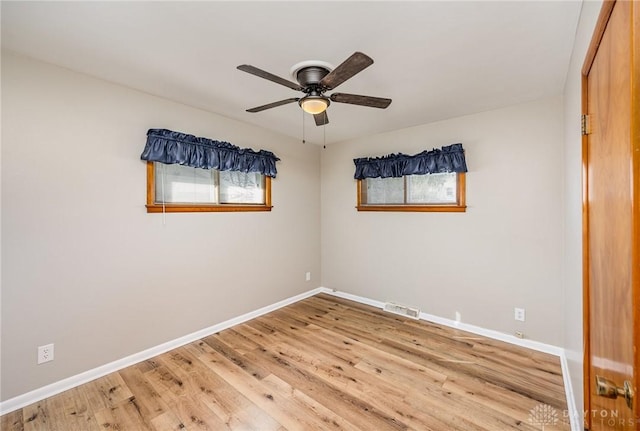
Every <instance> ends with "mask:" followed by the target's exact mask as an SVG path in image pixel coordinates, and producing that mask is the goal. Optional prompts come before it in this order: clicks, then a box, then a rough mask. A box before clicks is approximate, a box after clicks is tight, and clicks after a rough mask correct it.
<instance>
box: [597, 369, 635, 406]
mask: <svg viewBox="0 0 640 431" xmlns="http://www.w3.org/2000/svg"><path fill="white" fill-rule="evenodd" d="M596 395H599V396H601V397H605V398H612V399H616V398H618V397H619V396H620V397H624V400H625V401H626V402H627V406H628V407H629V408H630V409H631V408H633V406H632V401H633V389H632V388H631V382H630V381H629V380H625V381H624V385H623V387H618V385H616V384H615V383H614V382H612V381H611V380H607V379H605V378H604V377H600V376H596Z"/></svg>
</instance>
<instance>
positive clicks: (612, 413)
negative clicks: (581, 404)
mask: <svg viewBox="0 0 640 431" xmlns="http://www.w3.org/2000/svg"><path fill="white" fill-rule="evenodd" d="M587 416H589V417H590V419H591V423H592V424H593V423H598V424H601V425H603V426H609V427H618V428H616V429H627V428H628V429H629V430H632V429H636V428H635V427H636V426H637V425H640V418H624V417H620V412H618V410H590V411H585V412H583V417H584V418H585V419H586V418H587ZM571 419H577V418H571ZM561 421H562V423H565V424H569V423H570V421H569V412H568V411H566V410H564V411H562V413H560V412H558V410H556V409H554V408H553V407H551V406H550V405H548V404H538V405H537V406H535V407H534V408H532V409H531V410H529V423H530V424H531V425H534V426H538V427H539V429H540V430H542V431H544V429H545V428H544V427H546V426H554V425H557V424H558V423H560V422H561Z"/></svg>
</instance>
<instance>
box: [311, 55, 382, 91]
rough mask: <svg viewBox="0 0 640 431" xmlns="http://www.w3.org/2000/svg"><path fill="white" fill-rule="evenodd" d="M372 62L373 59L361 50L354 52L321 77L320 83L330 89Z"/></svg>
mask: <svg viewBox="0 0 640 431" xmlns="http://www.w3.org/2000/svg"><path fill="white" fill-rule="evenodd" d="M372 64H373V59H372V58H371V57H369V56H368V55H366V54H363V53H361V52H354V53H353V54H352V55H351V57H349V58H347V59H346V60H345V61H343V62H342V63H341V64H340V65H339V66H338V67H336V68H335V69H333V70H332V71H331V72H330V73H329V74H328V75H327V76H325V77H324V78H322V80H321V81H320V85H322V86H323V87H326V88H327V89H329V90H331V89H333V88H336V87H337V86H338V85H340V84H342V83H343V82H344V81H346V80H347V79H349V78H351V77H352V76H353V75H355V74H357V73H360V72H362V71H363V70H364V69H366V68H367V67H369V66H371V65H372Z"/></svg>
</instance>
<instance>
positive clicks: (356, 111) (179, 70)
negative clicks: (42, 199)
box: [1, 0, 581, 143]
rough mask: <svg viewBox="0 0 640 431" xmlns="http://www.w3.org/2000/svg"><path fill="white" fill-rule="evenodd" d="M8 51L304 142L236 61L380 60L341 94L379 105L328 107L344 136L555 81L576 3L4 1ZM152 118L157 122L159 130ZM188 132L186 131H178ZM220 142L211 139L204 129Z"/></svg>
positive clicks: (287, 109) (275, 64) (268, 65)
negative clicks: (359, 55)
mask: <svg viewBox="0 0 640 431" xmlns="http://www.w3.org/2000/svg"><path fill="white" fill-rule="evenodd" d="M1 7H2V11H1V12H2V46H3V48H6V49H9V50H12V51H16V52H19V53H22V54H25V55H27V56H30V57H34V58H37V59H41V60H44V61H46V62H49V63H53V64H57V65H60V66H64V67H67V68H70V69H73V70H77V71H80V72H84V73H87V74H89V75H93V76H97V77H100V78H103V79H106V80H108V81H112V82H116V83H119V84H122V85H125V86H128V87H132V88H136V89H139V90H142V91H145V92H147V93H151V94H154V95H158V96H162V97H165V98H167V99H171V100H174V101H178V102H182V103H185V104H187V105H191V106H194V107H198V108H202V109H204V110H207V111H211V112H215V113H218V114H222V115H224V116H226V117H230V118H234V119H237V120H241V121H244V122H247V123H252V124H256V125H258V126H262V127H265V128H268V129H272V130H274V131H277V132H279V133H283V134H285V135H289V136H292V137H296V138H300V137H301V135H302V117H303V115H302V111H301V110H300V108H299V107H298V105H297V104H295V103H293V104H289V105H286V106H281V107H277V108H273V109H270V110H267V111H263V112H260V113H255V114H252V113H247V112H245V109H247V108H251V107H254V106H259V105H263V104H266V103H270V102H274V101H277V100H282V99H287V98H290V97H298V96H299V95H300V94H301V93H297V92H296V91H294V90H291V89H288V88H286V87H283V86H280V85H278V84H275V83H273V82H270V81H267V80H264V79H260V78H258V77H256V76H253V75H250V74H247V73H244V72H241V71H239V70H237V69H236V66H238V65H240V64H244V63H246V64H251V65H253V66H256V67H259V68H261V69H264V70H266V71H268V72H271V73H273V74H276V75H278V76H281V77H283V78H285V79H289V80H293V79H292V78H291V76H290V75H289V70H290V68H291V66H293V65H294V64H295V63H298V62H300V61H303V60H322V61H327V62H329V63H331V64H333V65H335V66H337V65H338V64H340V63H341V62H342V61H343V60H345V59H346V58H347V57H348V56H349V55H351V54H352V53H353V52H355V51H362V52H364V53H366V54H368V55H369V56H371V57H372V58H373V59H374V61H375V63H374V64H373V65H372V66H370V67H369V68H367V69H365V70H364V71H362V72H361V73H360V74H358V75H356V76H354V77H353V78H352V79H350V80H349V81H347V82H345V83H344V84H342V85H341V86H339V87H338V89H336V90H335V91H336V92H342V93H354V94H363V95H369V96H378V97H387V98H391V99H393V103H392V104H391V106H390V107H389V108H387V109H386V110H381V109H376V108H367V107H360V106H354V105H346V104H339V103H333V104H332V105H331V106H330V107H329V110H328V111H327V112H328V115H329V120H330V124H329V125H327V126H326V130H324V131H323V128H322V127H316V126H315V124H314V122H313V118H312V117H311V116H309V115H307V116H306V119H305V124H306V127H305V131H306V137H307V141H309V142H315V143H322V142H323V139H324V136H323V132H325V131H326V142H327V143H330V142H338V141H342V140H346V139H351V138H355V137H361V136H367V135H371V134H375V133H379V132H385V131H390V130H395V129H400V128H405V127H410V126H414V125H419V124H424V123H430V122H433V121H437V120H442V119H446V118H452V117H457V116H461V115H465V114H470V113H475V112H481V111H486V110H490V109H495V108H498V107H502V106H508V105H512V104H517V103H521V102H526V101H529V100H534V99H538V98H542V97H547V96H552V95H558V94H560V93H561V91H562V87H563V85H564V80H565V75H566V72H567V68H568V65H569V57H570V55H571V49H572V46H573V40H574V34H575V30H576V26H577V22H578V17H579V14H580V8H581V2H580V1H577V0H576V1H511V2H506V1H503V2H487V1H471V2H462V1H440V2H435V1H429V2H427V1H412V2H398V1H387V2H363V1H357V2H339V1H322V2H315V1H289V2H273V1H258V2H245V1H228V2H219V1H208V2H207V1H199V2H185V1H177V2H133V1H132V2H7V1H2V2H1ZM163 126H164V125H162V124H158V125H156V127H163ZM186 132H189V131H186ZM212 138H215V137H212Z"/></svg>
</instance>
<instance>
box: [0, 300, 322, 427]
mask: <svg viewBox="0 0 640 431" xmlns="http://www.w3.org/2000/svg"><path fill="white" fill-rule="evenodd" d="M324 291H325V289H323V288H316V289H313V290H309V291H308V292H304V293H301V294H299V295H296V296H292V297H290V298H287V299H284V300H282V301H279V302H276V303H275V304H271V305H267V306H266V307H262V308H260V309H258V310H255V311H251V312H249V313H246V314H243V315H241V316H238V317H235V318H233V319H229V320H227V321H224V322H221V323H218V324H217V325H213V326H210V327H208V328H205V329H201V330H200V331H197V332H193V333H191V334H189V335H185V336H183V337H180V338H176V339H175V340H171V341H168V342H166V343H163V344H160V345H158V346H155V347H152V348H150V349H147V350H144V351H142V352H138V353H134V354H133V355H131V356H127V357H125V358H122V359H118V360H117V361H114V362H110V363H108V364H105V365H102V366H99V367H97V368H94V369H92V370H88V371H85V372H83V373H80V374H77V375H75V376H71V377H69V378H66V379H63V380H60V381H58V382H55V383H52V384H50V385H47V386H43V387H41V388H38V389H36V390H33V391H31V392H27V393H26V394H23V395H18V396H17V397H14V398H10V399H8V400H6V401H3V402H0V415H4V414H6V413H9V412H12V411H14V410H18V409H20V408H22V407H25V406H28V405H30V404H33V403H36V402H38V401H41V400H43V399H45V398H49V397H51V396H53V395H56V394H59V393H61V392H64V391H66V390H69V389H71V388H74V387H76V386H79V385H82V384H84V383H88V382H90V381H92V380H95V379H98V378H100V377H103V376H106V375H107V374H110V373H113V372H115V371H118V370H121V369H123V368H126V367H129V366H131V365H134V364H137V363H138V362H142V361H146V360H147V359H150V358H153V357H154V356H158V355H160V354H162V353H166V352H168V351H169V350H172V349H175V348H177V347H180V346H184V345H185V344H188V343H192V342H194V341H196V340H199V339H201V338H204V337H207V336H209V335H211V334H215V333H216V332H220V331H222V330H224V329H227V328H230V327H232V326H234V325H239V324H240V323H244V322H246V321H248V320H251V319H253V318H256V317H259V316H262V315H263V314H267V313H269V312H271V311H274V310H277V309H279V308H282V307H284V306H286V305H289V304H293V303H294V302H298V301H300V300H302V299H305V298H308V297H310V296H313V295H316V294H318V293H320V292H324Z"/></svg>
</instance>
